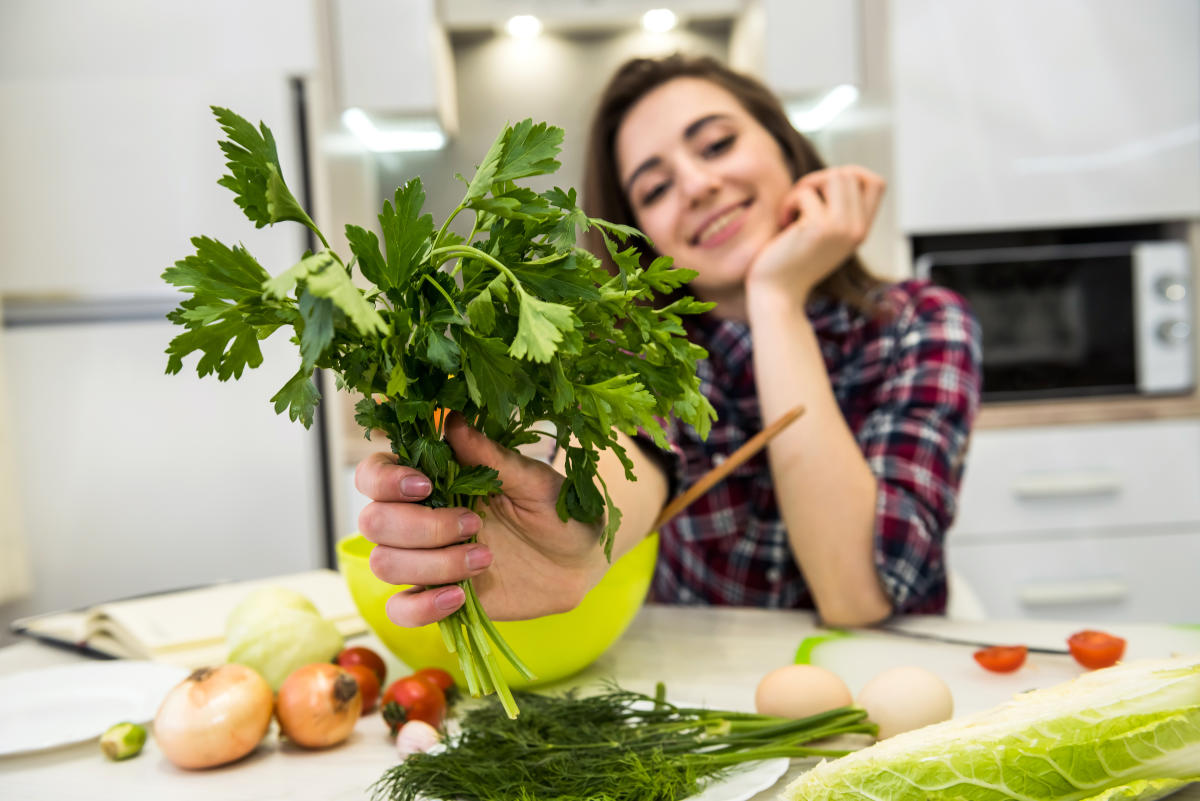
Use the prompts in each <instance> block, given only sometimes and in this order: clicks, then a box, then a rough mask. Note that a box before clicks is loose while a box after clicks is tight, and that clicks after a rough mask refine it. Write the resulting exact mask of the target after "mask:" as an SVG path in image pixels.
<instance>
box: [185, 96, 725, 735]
mask: <svg viewBox="0 0 1200 801" xmlns="http://www.w3.org/2000/svg"><path fill="white" fill-rule="evenodd" d="M213 113H214V114H215V115H216V118H217V121H218V123H219V124H220V126H221V128H222V130H223V131H224V133H225V134H226V136H227V137H228V138H227V139H225V140H222V141H221V142H220V147H221V150H222V151H223V152H224V154H225V156H226V158H227V165H226V166H227V167H228V170H229V172H228V174H226V175H224V176H223V177H222V178H221V179H220V180H219V181H218V183H219V184H221V185H222V186H225V187H227V188H228V189H230V190H232V191H233V193H234V194H235V196H236V202H237V204H238V206H240V207H241V208H242V210H243V211H244V212H245V214H246V216H247V217H248V218H249V219H250V220H251V222H253V223H254V224H255V226H256V227H259V228H261V227H263V226H265V225H274V224H275V223H278V222H283V221H293V222H298V223H300V224H302V225H304V226H306V227H307V228H309V229H310V230H311V231H312V232H313V234H314V235H315V236H316V237H317V239H318V240H319V241H320V243H321V245H322V246H323V248H322V249H321V250H319V251H317V252H316V253H307V254H305V255H304V257H303V258H302V259H301V260H300V261H299V262H298V263H297V264H295V265H294V266H292V267H291V268H289V269H287V270H285V271H283V272H282V273H280V274H279V275H277V276H275V277H272V276H271V275H270V274H268V272H267V271H266V270H265V269H264V268H263V267H262V266H261V265H260V264H259V263H258V262H257V261H256V260H255V259H254V257H253V256H252V255H251V254H250V253H249V252H247V251H246V249H245V248H243V247H241V246H240V245H235V246H232V247H230V246H227V245H224V244H222V243H221V242H218V241H216V240H214V239H210V238H207V237H196V238H193V239H192V244H193V245H194V246H195V248H196V252H195V254H193V255H191V256H188V257H187V258H185V259H183V260H181V261H179V262H176V263H175V265H174V266H173V267H170V268H168V269H167V270H166V271H165V272H164V273H163V279H164V280H166V281H167V282H168V283H170V284H173V285H175V286H176V287H178V288H180V289H181V290H182V291H184V292H185V293H187V294H189V297H187V298H186V299H185V300H183V301H182V302H181V303H180V304H179V308H177V309H175V310H173V311H172V312H171V313H170V314H169V315H168V319H170V320H171V321H172V322H174V323H176V324H178V325H181V326H183V327H184V328H185V329H186V330H185V331H184V332H183V333H181V334H179V335H178V336H176V337H175V338H174V339H173V340H172V341H171V343H170V346H169V347H168V348H167V354H168V357H169V358H168V363H167V372H168V373H177V372H179V371H180V370H181V369H182V368H183V359H184V357H186V356H188V355H189V354H191V353H193V352H195V351H199V352H200V357H199V361H198V362H197V364H196V370H197V372H198V373H199V374H200V375H201V376H205V375H209V374H214V373H215V374H216V376H217V378H218V379H219V380H222V381H225V380H228V379H229V378H230V377H233V378H239V377H241V374H242V372H243V370H245V369H246V368H247V367H251V368H253V367H257V366H258V365H259V364H261V363H262V351H261V350H260V349H259V345H258V343H259V341H260V340H262V339H265V338H267V337H268V336H270V335H271V334H273V333H274V332H275V331H277V330H278V329H280V328H285V327H289V328H291V329H292V332H293V341H294V342H296V343H297V344H298V345H299V351H300V366H299V369H298V370H297V371H296V374H295V375H294V376H293V377H292V378H291V379H290V380H289V381H288V382H287V383H286V384H285V385H284V386H283V388H282V389H280V390H279V392H278V393H277V394H276V395H275V396H274V397H273V398H272V401H273V402H274V404H275V410H276V412H278V413H282V412H283V411H284V410H285V409H286V410H287V412H288V415H289V416H290V417H291V419H293V420H299V421H300V422H301V423H302V424H304V425H305V426H306V427H307V426H309V425H311V423H312V419H313V411H314V408H315V406H316V404H317V402H318V400H319V394H318V392H317V390H316V387H315V386H314V384H313V382H312V376H313V372H314V370H316V369H323V370H328V371H330V372H332V373H333V374H334V375H335V376H336V377H337V384H338V387H339V389H348V390H352V391H355V392H358V393H360V394H361V395H362V396H363V400H361V401H360V402H359V403H358V404H357V406H356V415H355V419H356V420H357V421H358V422H359V423H360V424H361V425H362V426H363V428H364V429H365V430H366V432H367V436H368V437H369V436H370V434H371V431H372V430H375V429H379V430H382V431H384V432H385V433H386V434H387V437H388V440H389V443H390V445H391V449H392V451H393V453H395V454H396V456H397V457H398V458H399V460H400V462H401V463H402V464H405V465H409V466H411V467H415V468H417V469H419V470H420V471H422V472H423V473H424V474H425V475H426V476H428V477H429V479H430V481H431V482H432V484H433V491H432V493H431V495H430V497H429V499H428V500H427V503H428V504H430V505H432V506H435V507H441V506H476V507H478V506H479V504H480V503H481V502H483V501H485V500H486V499H487V498H488V497H490V496H492V495H495V494H496V493H499V492H500V491H501V486H500V481H499V479H498V478H497V473H496V471H495V470H492V469H490V468H486V467H482V466H476V467H471V468H463V467H461V466H459V465H458V464H457V462H455V460H454V457H453V454H452V452H451V449H450V447H449V445H447V444H446V442H445V441H444V440H443V438H442V430H441V421H442V420H443V419H444V415H443V412H444V411H445V410H455V411H458V412H460V413H462V414H463V415H464V416H465V418H466V419H467V421H468V422H469V423H470V424H471V425H473V426H474V427H476V428H477V429H479V430H480V431H482V432H484V433H485V434H486V435H487V436H488V437H490V438H492V439H493V440H495V441H496V442H498V443H499V444H501V445H504V446H506V447H509V448H515V447H517V446H519V445H522V444H526V443H531V442H534V441H536V440H537V438H538V437H539V436H545V434H541V433H539V431H540V430H542V429H544V426H539V427H538V428H536V429H535V425H536V424H539V423H541V422H542V421H548V422H549V423H551V424H552V425H553V429H554V431H555V432H556V434H554V435H553V436H555V437H556V439H557V444H558V446H559V447H560V448H561V449H563V451H564V452H565V457H566V468H565V473H566V480H565V482H564V483H563V485H562V490H561V492H560V494H559V497H558V513H559V516H560V517H561V518H562V519H563V520H566V519H568V517H570V518H575V519H576V520H580V521H583V522H588V523H595V522H597V521H600V520H601V519H604V518H605V515H606V514H607V519H606V521H605V525H604V533H603V538H602V539H603V546H604V549H605V553H606V555H608V556H610V558H611V549H612V539H613V534H614V532H615V531H616V529H617V526H618V525H619V523H620V519H621V515H620V511H619V510H618V509H617V508H616V507H615V506H614V505H613V502H612V499H611V497H610V496H609V493H608V489H607V487H606V486H605V485H604V480H603V479H602V478H601V476H600V475H599V474H598V472H597V469H596V468H597V462H598V459H599V455H600V451H601V450H602V449H606V448H607V449H610V450H612V451H613V452H614V453H615V454H616V455H617V456H618V457H619V459H620V460H621V462H622V464H623V465H624V466H625V472H626V475H627V476H628V478H629V479H630V480H634V478H635V476H634V474H633V463H632V462H631V461H630V459H629V456H628V454H627V453H626V452H625V449H624V448H623V447H622V446H621V445H620V443H619V442H618V440H617V435H616V432H617V431H623V432H625V433H627V434H633V433H635V432H637V431H639V430H641V431H643V432H646V433H647V434H649V435H650V436H651V437H652V438H653V439H654V441H655V442H656V443H657V444H658V445H659V446H660V447H664V448H665V447H667V441H666V437H665V434H664V431H663V427H662V422H661V421H662V419H663V418H665V417H666V416H668V415H674V416H675V417H677V418H678V419H680V420H682V421H683V422H685V423H688V424H691V425H692V426H694V427H695V428H696V429H697V430H698V432H699V433H700V434H701V435H702V436H705V435H707V432H708V429H709V426H710V425H711V421H712V420H713V419H714V418H715V413H714V411H713V409H712V407H711V406H710V405H709V403H708V401H707V400H706V399H705V398H704V396H703V395H701V394H700V391H699V379H698V378H697V376H696V369H695V365H696V361H697V359H701V358H704V357H705V356H706V355H707V354H706V353H705V351H704V349H703V348H701V347H699V346H697V345H695V344H694V343H692V342H690V341H688V339H687V338H686V336H685V332H684V329H683V326H682V324H681V322H682V321H681V315H685V314H694V313H697V312H702V311H705V310H707V309H708V308H710V304H704V303H699V302H697V301H695V300H693V299H692V298H689V297H683V298H679V299H676V300H673V301H672V302H670V303H665V304H664V303H663V302H661V301H659V299H658V295H659V294H663V293H670V292H673V291H674V290H677V289H679V288H680V287H681V286H683V285H684V284H685V283H687V282H688V281H689V280H691V278H692V277H694V275H695V273H694V272H692V271H690V270H682V269H674V268H673V267H672V266H671V262H670V260H669V259H666V258H659V259H656V260H655V261H654V262H653V263H651V264H650V265H649V266H647V267H645V268H643V267H642V266H641V264H640V262H639V259H638V253H637V250H636V249H635V248H633V247H623V245H624V244H625V243H626V242H630V241H631V238H632V237H636V236H640V234H639V233H638V232H637V231H636V230H635V229H633V228H629V227H627V226H621V225H615V224H612V223H608V222H605V221H603V220H599V219H595V218H592V217H588V216H587V215H586V214H584V213H583V212H582V211H581V210H580V209H579V207H578V206H577V205H576V194H575V190H573V189H571V190H569V191H564V190H562V189H558V188H555V189H552V190H550V191H548V192H544V193H541V194H539V193H536V192H534V191H533V190H531V189H529V188H527V187H523V186H519V185H518V184H517V181H519V180H521V179H524V178H529V177H531V176H535V175H543V174H547V173H551V172H553V171H555V170H556V169H558V167H559V163H558V162H557V161H556V160H555V156H556V155H557V154H558V152H559V146H560V144H561V142H562V137H563V132H562V130H561V129H559V128H555V127H552V126H549V125H547V124H545V123H539V124H534V123H533V122H532V121H531V120H525V121H523V122H520V123H518V124H516V125H512V126H508V127H506V128H505V129H504V131H503V132H502V133H501V134H500V136H499V137H498V138H497V139H496V141H495V142H494V143H493V144H492V146H491V148H490V149H489V150H488V152H487V154H486V155H485V156H484V158H483V162H482V163H481V164H480V165H479V168H478V171H477V172H476V173H475V176H474V177H473V178H472V179H471V180H470V181H467V180H466V179H465V178H462V176H458V178H459V179H460V180H462V181H463V183H465V184H466V186H467V190H466V195H465V197H464V198H463V200H462V202H461V203H460V204H459V205H458V206H457V208H455V209H454V211H453V212H452V213H451V215H450V216H449V218H447V219H446V221H445V223H444V224H443V225H441V227H440V228H438V227H435V225H434V221H433V218H432V216H431V215H429V214H422V205H423V204H424V201H425V192H424V189H423V187H422V184H421V180H420V179H419V178H413V179H412V180H410V181H408V182H407V183H406V184H404V186H402V187H400V188H399V189H397V190H396V193H395V197H394V199H393V201H392V202H386V201H385V202H384V204H383V211H382V212H381V213H380V215H379V230H380V231H381V233H382V235H383V236H382V242H381V241H380V238H379V237H378V236H377V235H376V234H375V233H374V232H371V231H368V230H366V229H364V228H361V227H359V226H355V225H348V226H346V240H347V241H348V242H349V246H350V251H351V254H350V259H349V260H348V261H347V260H345V259H343V258H342V257H341V256H339V255H338V254H337V253H335V252H334V251H333V250H332V249H331V248H330V246H329V242H328V240H327V239H326V238H325V236H324V234H323V233H322V232H321V231H320V229H319V228H318V227H317V225H316V224H315V223H314V222H313V220H312V218H311V217H310V216H309V215H308V214H307V212H305V210H304V208H303V207H302V206H301V205H300V203H299V202H298V201H297V200H296V198H295V197H294V196H293V194H292V193H291V191H290V190H289V189H288V187H287V184H286V182H285V181H284V179H283V175H282V173H281V171H280V167H279V158H278V155H277V152H276V147H275V140H274V137H273V136H272V134H271V131H270V129H269V128H267V126H266V125H263V124H261V123H260V125H259V127H258V128H255V127H254V125H253V124H251V123H250V122H248V121H247V120H245V119H243V118H242V117H240V116H238V115H237V114H235V113H233V112H232V111H229V110H227V109H222V108H217V107H214V108H213ZM468 210H469V211H471V212H472V213H473V214H474V226H473V228H472V230H471V233H470V235H469V236H467V237H465V238H464V237H462V236H460V235H458V234H456V233H454V232H452V231H451V230H450V228H449V226H450V223H451V221H452V220H453V219H454V218H455V217H456V216H457V215H459V214H460V213H461V212H463V211H468ZM592 227H596V228H598V229H599V230H600V231H601V232H602V234H603V241H604V242H605V245H606V247H607V250H608V253H609V254H610V255H611V257H612V260H613V262H614V263H615V264H616V273H615V274H610V273H609V272H608V271H607V270H605V269H604V267H603V266H602V264H601V262H600V260H599V259H598V258H597V257H596V256H595V255H594V254H592V253H590V252H588V251H587V250H585V249H583V248H581V247H579V246H578V245H577V243H576V236H577V234H578V233H579V232H581V231H586V230H588V229H589V228H592ZM355 267H357V268H358V271H359V273H360V274H361V276H362V278H363V279H365V283H369V286H368V287H367V288H366V289H363V288H360V286H359V285H357V284H356V283H355V282H354V281H353V280H352V278H351V276H352V271H353V270H354V268H355ZM656 301H659V302H658V303H657V305H656ZM463 587H464V590H465V591H466V593H467V603H466V604H464V606H463V608H461V609H460V610H458V611H457V612H455V613H454V615H452V616H451V617H450V618H447V619H446V620H445V621H443V622H442V634H443V638H444V640H445V642H446V646H447V648H449V649H450V650H451V651H454V652H457V653H458V656H459V660H460V664H461V666H462V669H463V673H464V674H465V676H466V678H467V682H468V686H469V688H470V690H471V692H472V694H474V695H479V694H482V693H487V692H490V691H491V690H492V689H493V688H494V689H495V690H496V692H497V693H498V694H499V695H500V697H501V700H502V701H503V703H504V707H505V709H506V710H507V711H508V713H509V714H510V715H513V716H515V715H516V712H517V708H516V704H515V702H514V701H513V699H512V695H511V693H510V692H509V690H508V687H507V685H506V683H505V681H504V680H503V678H502V677H501V675H500V671H499V667H498V664H497V663H496V659H495V655H494V653H495V650H494V649H493V648H491V647H489V645H488V640H489V639H490V640H491V642H492V644H493V645H494V646H495V649H498V650H499V651H500V652H501V653H503V654H504V655H505V657H506V658H507V659H509V661H510V662H512V664H513V666H514V667H515V668H516V669H517V670H518V671H520V672H521V673H522V674H524V675H530V674H529V671H528V669H527V668H525V666H524V665H523V664H521V661H520V659H518V658H517V656H516V655H515V654H514V653H513V652H512V650H511V649H510V648H509V647H508V646H507V644H506V643H504V641H503V638H501V637H500V635H499V634H498V633H497V632H496V630H495V627H494V626H493V625H492V624H491V621H490V620H488V618H487V616H486V615H485V614H484V613H483V610H482V608H481V607H480V604H479V600H478V598H477V596H476V595H475V594H474V592H473V590H472V588H471V585H470V582H469V581H467V582H463ZM530 677H532V676H530Z"/></svg>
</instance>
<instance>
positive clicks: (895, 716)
mask: <svg viewBox="0 0 1200 801" xmlns="http://www.w3.org/2000/svg"><path fill="white" fill-rule="evenodd" d="M858 706H860V707H862V708H863V709H865V710H866V712H867V717H868V718H869V719H870V720H871V721H872V722H874V723H877V724H879V739H881V740H883V739H885V738H887V737H891V736H892V735H895V734H899V733H900V732H905V731H910V730H912V729H919V728H921V727H922V726H929V725H930V724H933V723H941V722H942V721H943V720H949V719H950V718H951V716H953V714H954V697H953V696H952V695H951V694H950V688H949V687H948V686H946V682H944V681H942V680H941V678H940V677H938V676H937V675H936V674H935V673H932V672H931V671H928V670H926V669H925V668H922V667H916V666H905V667H895V668H890V669H888V670H885V671H883V672H882V673H880V674H879V675H877V676H875V678H873V679H871V680H870V681H869V682H867V683H866V684H865V685H864V686H863V688H862V690H860V691H859V693H858Z"/></svg>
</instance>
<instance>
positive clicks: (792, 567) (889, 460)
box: [652, 281, 980, 613]
mask: <svg viewBox="0 0 1200 801" xmlns="http://www.w3.org/2000/svg"><path fill="white" fill-rule="evenodd" d="M881 291H882V292H883V293H884V298H883V308H885V309H888V310H890V313H889V314H886V315H883V317H882V318H881V319H871V318H868V317H867V316H865V315H864V314H863V313H861V312H860V311H858V310H856V309H854V308H853V307H850V306H848V305H846V304H843V303H839V302H835V301H831V300H825V299H820V300H814V301H812V302H810V303H809V305H808V309H807V312H808V317H809V320H810V322H811V324H812V326H813V329H814V330H815V332H816V335H817V339H818V341H819V343H820V346H821V353H822V354H823V355H824V357H825V367H826V369H827V371H828V373H829V377H830V381H831V383H832V386H833V391H834V394H835V395H836V397H837V402H838V406H839V407H840V408H841V411H842V415H843V416H844V417H845V418H846V421H847V423H849V426H850V429H851V431H852V432H853V433H854V436H855V438H856V439H857V441H858V444H859V447H861V448H862V452H863V454H864V455H865V456H866V460H867V464H868V465H869V466H870V468H871V471H872V472H873V473H874V474H875V476H876V478H877V479H878V486H879V491H878V496H877V503H876V511H875V562H876V568H877V570H878V572H879V577H880V580H881V582H882V586H883V588H884V590H885V591H886V593H887V595H888V597H889V598H890V599H891V602H892V607H893V610H894V611H895V612H897V613H901V612H903V613H909V612H911V613H938V612H942V611H944V610H945V606H946V569H945V562H944V557H943V547H942V546H943V540H944V537H945V533H946V529H947V528H948V527H949V526H950V523H951V522H952V521H953V519H954V513H955V504H956V500H955V499H956V496H957V492H958V485H959V481H960V479H961V477H962V470H963V457H964V455H965V453H966V449H967V440H968V435H969V433H970V430H971V423H972V421H973V420H974V417H975V413H976V411H977V409H978V406H979V387H980V331H979V326H978V324H977V323H976V321H975V319H974V318H973V317H972V315H971V313H970V311H969V310H968V309H967V307H966V304H965V302H964V301H963V300H962V298H960V297H958V296H957V295H955V294H954V293H952V292H950V291H948V290H946V289H944V288H941V287H937V286H933V285H931V284H929V283H928V282H924V281H905V282H902V283H899V284H891V285H887V286H885V287H882V288H881ZM689 334H690V336H691V337H692V339H693V340H694V341H696V342H697V343H698V344H700V345H702V346H704V347H705V348H707V349H708V352H709V357H708V359H706V360H703V361H701V362H700V363H699V364H698V367H697V371H698V373H699V376H700V386H701V391H702V392H703V393H704V394H705V395H706V396H707V397H708V399H709V401H710V402H711V403H712V405H713V407H714V408H715V409H716V410H717V421H716V423H714V425H713V428H712V431H711V433H710V434H709V437H708V439H707V441H702V440H701V439H700V438H699V437H698V436H697V435H696V432H695V430H694V429H692V428H691V426H688V425H686V424H677V423H675V421H671V422H670V424H669V425H668V430H667V434H668V438H669V440H670V441H671V444H672V446H673V449H672V452H673V454H674V455H675V459H674V460H673V462H674V463H673V465H672V466H671V468H670V469H669V473H673V475H671V479H672V485H673V487H674V488H676V489H680V488H686V487H687V486H689V485H690V484H692V483H693V482H695V481H696V480H697V479H699V478H700V477H701V476H702V475H704V474H705V473H707V472H708V471H709V470H710V469H711V468H713V467H714V466H715V465H717V464H719V463H720V462H721V461H723V460H724V458H725V457H727V456H728V455H729V454H732V453H733V452H734V451H735V450H737V448H738V447H740V446H741V445H742V444H744V443H745V442H746V441H747V440H748V439H750V438H751V437H752V436H754V435H755V434H756V433H758V432H759V431H761V430H762V427H763V421H762V419H761V416H760V413H759V408H758V397H757V392H756V388H755V383H754V366H753V359H752V358H751V356H752V348H753V345H752V342H751V338H750V329H749V326H748V325H747V324H746V323H743V322H737V321H732V320H721V319H718V318H716V317H713V316H711V315H704V316H702V317H700V318H698V319H696V320H695V321H693V322H692V323H691V324H690V328H689ZM797 400H798V401H803V398H797ZM659 543H660V546H659V556H658V564H657V567H656V570H655V575H654V582H653V586H652V597H653V599H654V600H656V601H659V602H666V603H691V604H729V605H742V606H765V607H776V608H779V607H783V608H793V607H803V608H812V606H813V601H812V596H811V595H810V593H809V590H808V587H807V585H806V583H805V581H804V576H803V575H802V574H801V572H800V569H799V568H798V567H797V565H796V561H795V559H794V558H793V556H792V551H791V548H790V546H789V544H788V538H787V531H786V529H785V527H784V523H783V520H782V519H781V517H780V511H779V506H778V503H777V501H776V488H775V486H774V483H773V481H772V479H771V471H770V469H769V467H768V463H767V454H766V451H765V450H763V451H760V452H759V453H758V454H756V455H755V456H754V457H753V458H751V459H749V460H748V461H747V462H746V463H744V464H743V465H741V466H740V467H738V468H737V469H736V470H734V471H733V472H732V473H731V474H730V475H729V476H728V477H727V478H726V479H725V480H724V481H723V482H721V483H720V484H718V485H717V486H715V487H714V488H712V489H711V490H710V491H709V492H708V493H706V494H705V495H704V496H703V497H701V498H700V499H699V500H697V501H696V502H695V503H693V504H692V505H691V506H690V507H688V508H687V509H686V510H684V511H683V512H682V513H681V514H680V515H678V516H677V517H675V518H674V519H673V520H672V521H670V522H669V523H667V524H666V525H664V526H663V527H662V530H661V531H660V532H659Z"/></svg>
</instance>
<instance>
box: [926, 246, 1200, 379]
mask: <svg viewBox="0 0 1200 801" xmlns="http://www.w3.org/2000/svg"><path fill="white" fill-rule="evenodd" d="M914 271H915V273H916V275H917V277H919V278H927V279H929V280H930V281H932V282H933V283H935V284H939V285H942V286H945V287H947V288H949V289H952V290H954V291H955V292H957V293H958V294H960V295H962V296H963V297H964V298H965V299H966V301H967V303H968V304H969V305H970V307H971V310H972V311H973V312H974V314H975V317H976V319H977V320H978V321H979V324H980V327H981V329H982V332H983V390H982V397H983V400H984V401H1008V400H1034V399H1049V398H1069V397H1094V396H1101V395H1168V394H1184V393H1189V392H1191V391H1192V389H1193V388H1194V386H1195V376H1194V364H1195V357H1194V347H1195V346H1194V336H1193V326H1192V317H1193V314H1192V309H1193V306H1194V301H1193V299H1192V286H1193V282H1192V256H1191V251H1190V249H1189V248H1188V246H1187V244H1186V243H1185V242H1182V241H1153V242H1116V243H1089V244H1077V245H1046V246H1037V247H1002V248H990V249H982V250H958V251H942V252H931V253H926V254H923V255H921V256H920V257H919V258H918V259H917V261H916V263H915V265H914Z"/></svg>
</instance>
